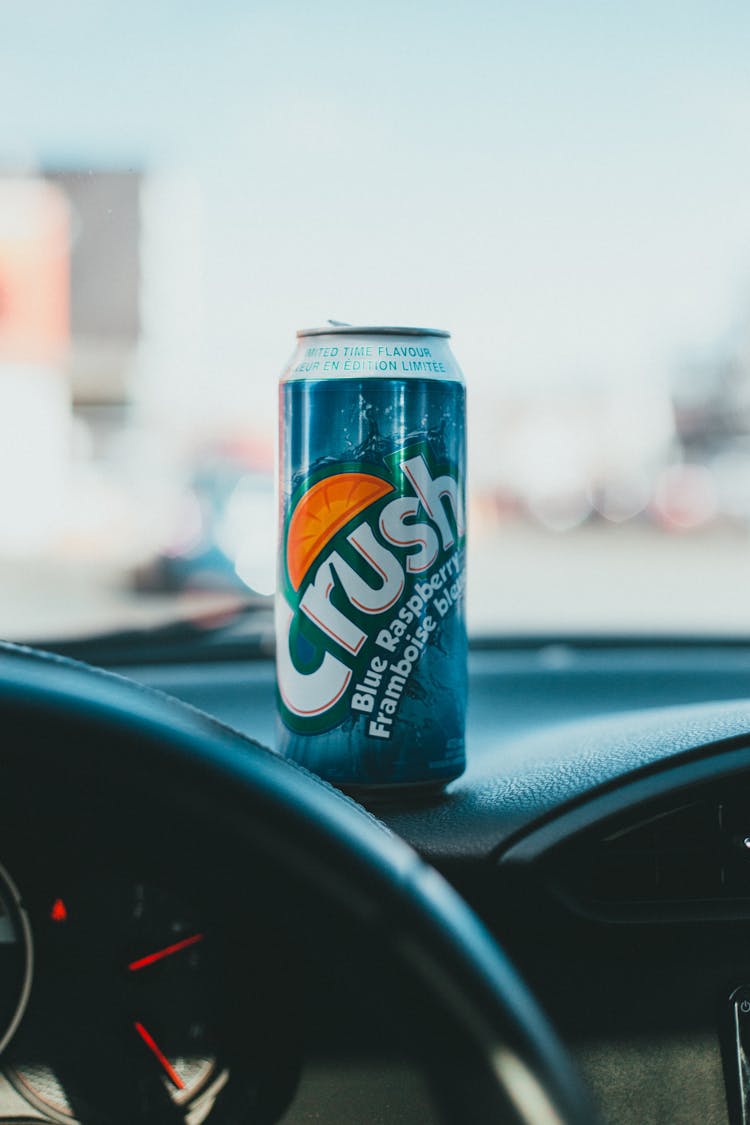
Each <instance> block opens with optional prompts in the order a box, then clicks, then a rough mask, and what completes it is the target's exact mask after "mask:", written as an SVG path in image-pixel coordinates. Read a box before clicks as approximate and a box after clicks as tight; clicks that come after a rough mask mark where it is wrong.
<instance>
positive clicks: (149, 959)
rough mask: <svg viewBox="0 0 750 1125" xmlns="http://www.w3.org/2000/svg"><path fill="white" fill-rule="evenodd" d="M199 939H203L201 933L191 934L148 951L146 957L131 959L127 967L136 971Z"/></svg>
mask: <svg viewBox="0 0 750 1125" xmlns="http://www.w3.org/2000/svg"><path fill="white" fill-rule="evenodd" d="M199 941H203V934H193V935H192V936H191V937H186V938H183V939H182V941H176V942H175V943H174V945H168V946H166V948H164V949H158V950H157V951H156V953H149V954H147V956H146V957H139V958H138V960H137V961H131V962H130V964H129V965H128V968H129V969H130V971H131V973H136V972H137V971H138V970H139V969H145V968H146V966H147V965H153V964H154V962H155V961H161V960H162V958H164V957H171V956H172V954H173V953H179V952H180V950H181V949H188V948H189V947H190V946H191V945H197V943H198V942H199Z"/></svg>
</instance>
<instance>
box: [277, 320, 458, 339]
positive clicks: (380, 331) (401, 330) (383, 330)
mask: <svg viewBox="0 0 750 1125" xmlns="http://www.w3.org/2000/svg"><path fill="white" fill-rule="evenodd" d="M305 336H441V337H442V338H443V339H449V338H450V332H446V331H445V329H443V328H408V327H398V326H394V325H390V324H365V325H359V324H328V325H326V326H325V327H323V328H300V329H298V330H297V339H298V340H300V339H302V338H303V337H305Z"/></svg>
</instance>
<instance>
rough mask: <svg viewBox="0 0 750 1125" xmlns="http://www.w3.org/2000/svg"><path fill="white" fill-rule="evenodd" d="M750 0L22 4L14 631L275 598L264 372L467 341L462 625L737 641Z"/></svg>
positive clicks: (13, 243) (741, 582)
mask: <svg viewBox="0 0 750 1125" xmlns="http://www.w3.org/2000/svg"><path fill="white" fill-rule="evenodd" d="M748 57H750V9H749V8H748V6H747V5H746V4H744V3H741V2H739V0H737V2H734V0H728V2H726V3H722V4H721V5H716V4H712V3H709V2H708V0H679V2H677V0H674V2H671V0H660V2H658V3H653V2H649V3H646V2H645V0H633V2H631V3H628V4H602V3H600V2H599V0H574V2H572V3H570V4H565V5H561V4H558V3H553V2H552V0H541V2H539V3H534V4H529V3H522V2H520V0H518V2H513V0H510V2H508V3H489V2H487V3H485V2H472V0H468V2H466V3H462V4H460V5H459V4H451V5H442V4H441V5H435V4H426V3H421V2H417V3H412V4H406V5H404V4H398V5H396V4H394V3H389V2H382V0H381V2H380V3H377V4H375V3H373V2H369V3H358V2H353V3H352V2H351V0H346V2H343V0H341V2H338V0H323V2H322V3H320V4H315V5H310V4H304V3H302V2H301V0H281V2H279V3H273V4H271V3H258V4H252V5H248V4H242V3H231V2H228V0H216V2H215V3H212V4H205V5H195V4H185V3H172V2H163V3H159V4H146V3H140V2H134V3H130V4H128V5H118V6H114V5H113V6H106V5H95V4H92V3H89V2H84V0H70V2H68V3H66V4H58V3H52V2H51V0H27V2H26V3H24V4H19V5H15V6H14V7H13V8H6V10H5V11H4V13H3V34H2V37H0V99H2V104H3V106H4V107H5V112H4V113H3V114H2V119H1V120H0V497H1V500H2V504H1V509H0V510H2V513H3V519H2V520H1V521H0V635H3V636H5V637H8V638H12V639H24V640H33V639H37V638H52V637H63V636H72V635H79V636H80V635H85V634H94V633H97V632H101V631H104V630H111V629H117V628H138V627H141V626H150V625H154V624H158V623H159V622H165V621H168V620H172V619H175V618H177V617H180V616H184V615H186V614H194V613H198V612H204V611H205V612H215V611H217V610H221V609H223V608H224V607H225V606H228V605H233V604H236V603H242V602H244V601H246V600H247V599H248V598H253V597H254V596H255V595H257V594H268V593H270V592H272V589H273V582H274V579H273V575H274V553H275V505H274V489H273V471H274V456H275V455H274V444H275V442H274V432H275V427H276V401H277V399H276V394H277V391H276V380H277V378H278V375H279V373H280V371H281V369H282V368H283V366H284V364H285V362H286V360H287V359H288V357H289V354H290V353H291V351H292V349H293V347H294V332H295V329H297V328H300V327H306V326H311V325H315V324H321V323H324V322H325V321H326V320H327V319H328V318H334V319H340V320H345V321H349V322H353V323H360V324H378V323H380V324H427V325H434V326H436V327H438V328H445V329H449V330H450V331H451V333H452V346H453V349H454V352H455V354H456V357H457V359H458V361H459V363H460V364H461V366H462V368H463V370H464V373H465V376H466V383H467V391H468V411H469V434H468V437H469V441H468V449H469V473H470V475H469V496H470V504H469V517H470V519H469V563H468V567H469V582H468V610H469V624H470V628H471V630H472V631H473V632H474V633H478V632H492V633H519V632H520V633H528V632H531V633H535V632H542V633H550V632H552V633H555V632H570V631H574V632H583V633H588V632H620V631H637V632H643V631H646V632H648V633H660V632H667V633H674V632H683V633H696V632H698V633H705V632H724V631H739V632H742V633H748V632H750V599H748V598H746V597H745V575H746V570H747V559H748V542H749V540H748V529H749V528H750V289H749V288H748V283H749V282H750V208H749V207H748V193H747V183H748V178H749V177H748V171H749V170H750V169H749V168H748V164H749V163H750V157H749V156H748V152H750V147H749V146H748V128H749V126H750V96H749V95H750V89H749V87H750V72H749V71H748V67H747V59H748Z"/></svg>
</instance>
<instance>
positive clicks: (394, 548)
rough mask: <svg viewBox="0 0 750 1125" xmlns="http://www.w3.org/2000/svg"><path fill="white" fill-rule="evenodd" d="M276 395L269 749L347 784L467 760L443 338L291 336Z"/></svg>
mask: <svg viewBox="0 0 750 1125" xmlns="http://www.w3.org/2000/svg"><path fill="white" fill-rule="evenodd" d="M297 337H298V348H297V351H296V352H295V354H294V355H293V357H292V359H291V361H290V363H289V365H288V367H287V369H286V371H285V372H284V374H283V375H282V378H281V384H280V392H279V417H280V431H279V464H280V471H279V506H280V521H279V522H280V536H279V540H280V544H279V566H278V586H277V600H276V652H277V657H276V661H277V682H278V708H279V749H280V751H281V752H282V753H283V754H285V755H286V756H287V757H289V758H291V759H293V760H294V761H296V762H299V763H301V764H302V765H304V766H306V767H307V768H308V769H310V770H312V771H313V772H315V773H317V774H319V775H321V776H322V777H324V778H327V779H328V780H329V781H331V782H332V783H333V784H335V785H337V786H339V787H340V788H342V789H346V790H347V791H353V792H355V793H357V792H359V791H367V792H368V793H370V794H374V793H377V792H378V791H384V792H387V793H388V794H392V793H393V792H394V791H398V790H400V789H405V790H409V791H410V790H411V789H415V788H428V789H429V788H441V787H442V786H444V785H445V784H446V783H447V782H448V781H450V780H451V779H452V778H455V777H457V776H458V775H459V774H460V773H461V772H462V771H463V769H464V766H465V761H466V759H465V749H464V731H465V712H466V619H465V613H464V582H465V483H464V482H465V463H466V423H465V415H466V411H465V389H464V381H463V376H462V374H461V371H460V368H459V367H458V364H457V363H456V361H455V359H454V357H453V355H452V353H451V350H450V346H449V344H448V338H449V334H448V333H447V332H441V331H437V330H432V329H424V328H384V327H380V328H379V327H375V328H371V327H368V328H356V327H353V326H350V325H339V324H331V325H330V326H329V327H326V328H314V329H308V330H303V331H300V332H298V333H297Z"/></svg>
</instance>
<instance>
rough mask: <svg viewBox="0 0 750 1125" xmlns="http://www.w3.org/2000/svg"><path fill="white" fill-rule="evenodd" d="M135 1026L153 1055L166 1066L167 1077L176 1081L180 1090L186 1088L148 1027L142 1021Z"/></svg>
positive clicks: (171, 1080)
mask: <svg viewBox="0 0 750 1125" xmlns="http://www.w3.org/2000/svg"><path fill="white" fill-rule="evenodd" d="M133 1027H134V1028H135V1030H136V1031H137V1032H138V1034H139V1035H140V1037H141V1039H142V1040H143V1042H144V1043H145V1044H146V1046H147V1047H148V1049H149V1051H151V1053H152V1055H154V1057H155V1058H157V1059H158V1060H159V1062H160V1063H161V1065H162V1066H163V1067H164V1070H165V1072H166V1074H167V1077H168V1078H169V1080H170V1082H174V1084H175V1086H176V1087H177V1089H178V1090H184V1089H185V1083H184V1082H183V1081H182V1079H181V1078H180V1076H179V1074H178V1073H177V1071H176V1070H175V1068H174V1067H173V1066H172V1064H171V1062H170V1061H169V1059H168V1058H167V1056H166V1055H165V1054H164V1052H163V1051H162V1050H160V1049H159V1047H158V1046H157V1044H156V1040H155V1039H154V1037H153V1035H150V1034H149V1033H148V1031H146V1028H145V1027H144V1026H143V1024H142V1023H137V1022H136V1023H134V1024H133Z"/></svg>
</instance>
